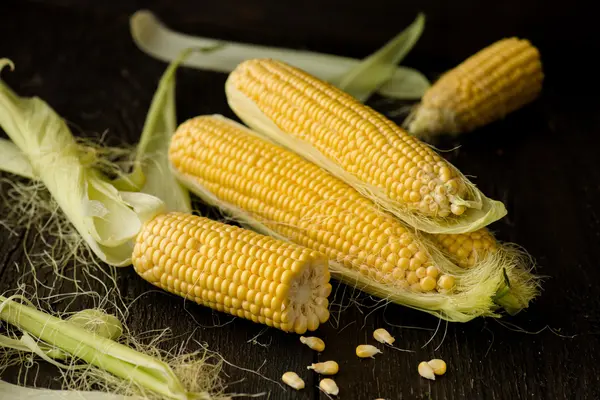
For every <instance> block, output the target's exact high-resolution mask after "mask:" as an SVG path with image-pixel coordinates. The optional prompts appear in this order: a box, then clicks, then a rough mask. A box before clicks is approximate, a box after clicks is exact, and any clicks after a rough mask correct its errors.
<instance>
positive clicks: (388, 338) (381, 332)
mask: <svg viewBox="0 0 600 400" xmlns="http://www.w3.org/2000/svg"><path fill="white" fill-rule="evenodd" d="M373 338H374V339H375V340H377V341H378V342H379V343H385V344H392V343H394V342H395V341H396V339H395V338H394V337H393V336H392V335H390V333H389V332H388V331H386V330H385V329H383V328H379V329H375V331H374V332H373Z"/></svg>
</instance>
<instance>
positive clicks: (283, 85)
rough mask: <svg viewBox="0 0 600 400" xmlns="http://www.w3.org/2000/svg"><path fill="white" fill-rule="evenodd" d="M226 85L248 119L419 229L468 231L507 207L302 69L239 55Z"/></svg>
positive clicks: (428, 150)
mask: <svg viewBox="0 0 600 400" xmlns="http://www.w3.org/2000/svg"><path fill="white" fill-rule="evenodd" d="M225 90H226V93H227V99H228V102H229V105H230V106H231V108H232V109H233V111H234V112H235V113H236V114H237V115H238V116H239V117H240V118H241V119H242V120H243V121H244V122H245V123H246V124H247V125H248V126H249V127H251V128H253V129H255V130H256V131H257V132H258V133H260V134H262V135H265V136H266V137H268V138H270V139H271V140H273V141H275V142H277V143H279V144H282V145H284V146H286V147H288V148H289V149H292V150H293V151H295V152H297V153H299V154H300V155H302V156H303V157H305V158H306V159H308V160H309V161H312V162H313V163H315V164H317V165H319V166H321V167H323V168H325V169H327V170H328V171H329V172H330V173H332V174H333V175H335V176H336V177H338V178H340V179H342V180H343V181H345V182H346V183H348V184H350V185H352V186H353V187H354V188H355V189H356V190H358V191H359V192H360V193H361V194H362V195H364V196H366V197H368V198H370V199H371V200H373V201H374V202H376V203H377V204H378V205H380V206H382V207H383V208H384V209H385V210H387V211H389V212H391V213H393V214H395V215H396V216H398V217H399V218H400V219H402V220H403V221H405V222H406V223H408V224H410V225H412V226H413V227H415V228H417V229H419V230H422V231H425V232H429V233H462V232H470V231H474V230H477V229H479V228H481V227H483V226H486V225H487V224H489V223H491V222H493V221H495V220H497V219H499V218H501V217H503V216H504V215H505V214H506V209H505V208H504V205H503V204H502V203H500V202H497V201H493V200H490V199H488V198H486V197H485V196H484V195H483V194H482V193H481V192H480V191H479V190H478V189H477V188H476V187H475V186H474V185H472V184H471V183H470V182H469V181H468V180H467V178H466V177H464V176H463V175H462V174H461V173H460V172H459V171H458V170H457V169H456V168H454V167H453V166H452V165H451V164H450V163H448V162H447V161H445V160H444V159H443V158H441V157H440V156H439V155H438V154H436V153H435V152H434V151H433V150H432V149H431V148H430V147H429V146H427V145H425V144H424V143H421V142H420V141H419V140H418V139H416V138H414V137H412V136H410V135H408V134H407V133H406V132H405V131H404V130H402V129H401V128H399V127H398V126H396V125H395V124H394V123H393V122H391V121H389V120H388V119H386V118H385V117H383V116H382V115H381V114H379V113H377V112H375V111H374V110H372V109H371V108H369V107H366V106H364V105H363V104H361V103H360V102H359V101H357V100H356V99H354V98H352V97H351V96H350V95H348V94H346V93H344V92H342V91H341V90H339V89H337V88H335V87H333V86H332V85H329V84H327V83H325V82H323V81H320V80H319V79H317V78H315V77H313V76H311V75H309V74H307V73H305V72H303V71H301V70H298V69H296V68H293V67H291V66H288V65H286V64H284V63H282V62H279V61H275V60H260V59H259V60H249V61H245V62H243V63H241V64H240V65H239V66H238V68H236V70H234V71H233V72H232V73H231V74H230V76H229V79H228V80H227V83H226V86H225Z"/></svg>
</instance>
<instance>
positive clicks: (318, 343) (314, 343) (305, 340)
mask: <svg viewBox="0 0 600 400" xmlns="http://www.w3.org/2000/svg"><path fill="white" fill-rule="evenodd" d="M300 343H302V344H305V345H307V346H308V347H310V348H311V349H313V350H316V351H318V352H321V351H323V350H325V342H324V341H322V340H321V339H319V338H318V337H315V336H310V337H305V336H300Z"/></svg>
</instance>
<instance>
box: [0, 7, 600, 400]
mask: <svg viewBox="0 0 600 400" xmlns="http://www.w3.org/2000/svg"><path fill="white" fill-rule="evenodd" d="M142 3H143V2H140V1H133V0H131V1H110V2H108V1H107V2H94V1H75V0H56V1H51V0H44V1H30V2H23V1H12V0H11V1H7V0H4V1H3V2H2V4H1V5H0V57H9V58H10V59H12V60H13V61H14V62H15V64H16V66H17V69H16V70H15V71H14V72H12V73H8V72H5V73H3V79H5V80H6V81H7V82H8V83H9V84H10V85H11V87H13V88H14V89H15V90H16V91H17V92H18V93H19V94H22V95H37V96H40V97H41V98H43V99H44V100H46V101H47V102H49V103H50V104H51V105H52V106H53V107H54V108H55V109H56V111H57V112H58V113H59V114H61V115H62V116H64V118H66V120H68V121H69V122H70V123H71V124H72V126H73V127H76V128H75V129H74V131H75V132H76V133H77V134H78V135H83V136H90V135H97V134H101V133H105V134H106V137H107V138H108V140H109V142H111V143H113V144H115V143H116V144H123V143H129V144H134V143H135V142H136V141H137V139H138V137H139V134H140V132H141V129H142V124H143V121H144V117H145V113H146V111H147V109H148V106H149V103H150V100H151V97H152V94H153V92H154V89H155V86H156V83H157V80H158V78H159V77H160V75H161V73H162V72H163V70H164V68H165V64H164V63H162V62H159V61H156V60H154V59H151V58H149V57H148V56H146V55H145V54H143V53H142V52H141V51H139V50H138V49H137V48H136V47H135V46H134V44H133V42H132V41H131V39H130V36H129V30H128V29H129V28H128V18H129V16H130V15H131V13H132V12H134V11H135V10H137V9H139V8H146V7H148V8H150V9H152V10H153V11H155V12H156V13H157V14H158V15H159V17H160V18H162V19H164V21H165V22H167V23H168V24H169V25H170V26H172V27H173V28H175V29H178V30H181V31H185V32H188V33H195V34H199V35H204V36H211V37H217V38H223V39H231V40H237V41H244V42H254V43H262V44H269V45H276V46H286V47H291V48H305V49H310V50H315V51H323V52H330V53H335V54H342V55H349V56H354V57H363V56H365V55H366V54H368V53H369V52H370V51H372V50H374V49H375V48H377V47H378V46H379V45H381V44H382V43H383V42H385V41H386V40H387V39H389V38H390V37H391V36H393V35H394V34H395V33H396V32H397V31H399V30H400V29H402V28H403V27H404V26H406V25H407V24H408V23H409V22H410V21H411V20H412V19H413V18H414V16H415V15H416V13H417V12H418V11H421V10H422V11H424V12H425V13H426V15H427V17H428V20H427V25H426V29H425V34H424V35H423V38H422V40H421V41H419V43H418V45H417V47H416V48H415V50H414V51H413V52H412V53H411V54H410V56H409V57H408V58H407V59H406V62H405V64H406V65H409V66H413V67H416V68H419V69H420V70H422V71H423V72H425V73H426V74H427V75H428V76H429V77H430V78H432V79H434V78H435V77H436V76H437V75H438V74H439V73H440V72H442V71H444V70H445V69H447V68H449V67H451V66H452V65H454V64H455V63H457V62H460V61H461V60H462V59H463V58H464V57H466V56H468V55H469V54H470V53H472V52H474V51H476V50H478V49H479V48H481V47H483V46H485V45H487V44H488V43H491V42H493V41H495V40H497V39H499V38H500V37H503V36H509V35H520V36H524V37H528V38H530V39H531V40H532V41H533V42H534V43H535V44H537V45H538V46H539V47H540V49H541V50H542V54H543V56H544V64H545V69H546V72H547V74H548V78H547V85H546V87H545V90H544V93H543V96H542V98H541V99H540V100H539V101H537V102H535V103H534V104H532V105H530V106H528V107H526V108H524V109H523V110H521V111H518V112H516V113H514V114H513V115H510V116H509V117H508V118H506V119H505V120H503V121H500V122H498V123H494V124H492V125H490V126H488V127H486V128H484V129H480V130H478V131H477V132H475V133H473V134H469V135H465V136H463V137H461V139H460V142H456V141H448V142H446V143H443V144H442V145H443V147H444V148H446V149H449V148H453V147H454V146H455V145H460V147H459V148H458V149H456V150H454V151H451V152H447V153H444V155H445V156H446V157H447V158H448V159H449V160H450V161H451V162H453V163H455V165H457V166H458V167H459V168H461V170H462V171H463V172H464V173H465V174H468V175H469V176H472V177H473V181H474V182H475V183H476V184H477V185H478V186H479V187H480V188H481V189H482V190H483V192H485V193H486V194H487V195H488V196H490V197H493V198H497V199H500V200H502V201H504V202H505V203H506V205H507V208H508V211H509V215H508V216H507V217H506V218H505V219H503V220H502V221H499V222H497V223H495V224H494V225H492V226H491V228H492V229H493V230H494V231H495V232H496V233H497V236H498V237H499V238H500V239H502V240H508V241H513V242H516V243H519V244H520V245H522V246H524V247H525V248H526V249H527V250H528V251H529V252H530V253H531V254H532V256H533V257H534V258H535V259H536V261H537V263H538V265H539V269H538V272H539V273H540V274H543V275H545V276H546V277H547V278H546V279H545V281H544V286H543V287H544V290H543V293H542V295H541V296H540V297H539V299H537V300H536V301H535V302H534V303H533V304H532V305H531V307H530V308H529V309H528V310H526V311H525V312H522V313H521V314H519V315H517V316H516V317H510V318H503V319H502V320H501V321H496V320H493V319H478V320H475V321H472V322H469V323H465V324H446V323H440V322H439V321H438V320H437V319H435V318H433V317H431V316H428V315H425V314H423V313H419V312H416V311H413V310H410V309H407V308H404V307H400V306H396V305H384V304H380V303H377V302H376V301H374V300H373V299H370V298H367V297H365V296H361V295H360V294H358V293H355V292H354V291H353V290H352V288H350V287H346V286H344V285H336V286H335V287H334V290H335V299H334V301H333V302H334V305H333V307H332V319H331V320H330V322H328V323H327V324H325V325H324V326H323V327H322V328H320V330H319V332H318V335H319V336H320V337H322V338H323V339H324V340H325V342H326V343H327V348H326V350H325V352H324V353H322V354H320V355H316V354H314V353H313V352H311V351H310V350H309V349H308V348H306V347H305V346H303V345H301V344H300V342H299V341H298V338H297V336H296V335H291V334H285V333H282V332H279V331H277V330H274V329H264V327H263V326H260V325H256V324H253V323H251V322H248V321H245V320H241V319H233V318H232V317H230V316H228V315H225V314H221V313H217V312H213V311H211V310H209V309H206V308H202V307H200V306H198V305H196V304H193V303H189V302H184V301H183V300H182V299H181V298H179V297H176V296H172V295H169V294H166V293H164V292H160V291H158V290H155V289H154V288H153V287H152V286H151V285H150V284H148V283H146V282H145V281H143V280H142V279H140V278H139V277H137V275H136V274H135V273H134V271H133V270H132V269H131V268H122V269H118V270H116V271H114V273H115V274H116V276H117V282H118V286H119V288H120V290H121V292H122V293H123V294H124V295H125V296H126V297H127V298H128V299H130V300H131V303H130V313H129V316H128V320H127V321H126V322H127V325H128V326H129V327H130V328H131V329H132V330H133V331H134V332H144V331H148V330H152V329H163V328H166V327H169V328H171V329H172V331H173V334H174V335H176V336H181V337H180V338H179V339H174V340H173V341H171V342H170V343H166V344H165V346H166V345H174V344H176V343H178V342H180V341H183V340H190V342H189V349H190V350H194V349H195V348H198V346H199V345H198V344H197V343H196V342H195V341H197V342H199V343H206V344H207V345H208V347H209V348H210V349H211V350H214V351H217V352H219V353H220V354H221V355H222V356H223V357H224V358H225V359H226V360H227V361H229V362H231V363H234V364H236V365H239V366H240V367H243V368H246V369H252V370H256V369H259V368H260V373H261V374H262V375H264V376H265V377H268V378H270V379H273V380H275V381H279V378H280V376H281V374H282V373H283V372H285V371H288V370H292V371H297V372H298V373H299V374H300V375H301V376H302V377H304V378H305V380H306V384H307V387H306V389H305V390H303V391H300V392H295V391H293V390H291V389H289V388H285V389H282V388H281V387H280V386H279V385H277V384H275V383H273V382H271V381H268V380H266V379H264V378H263V377H261V376H259V375H256V374H253V373H249V372H246V371H243V370H241V369H238V368H233V367H229V366H226V367H225V368H224V371H225V372H226V373H227V376H225V375H223V377H224V379H226V380H227V381H228V382H232V384H231V385H230V387H229V388H228V390H229V391H231V392H239V393H258V392H267V393H268V397H267V396H266V397H265V398H269V399H316V398H322V399H326V396H325V395H324V394H322V393H321V392H320V391H319V390H318V389H317V387H316V385H317V383H318V380H317V379H316V376H315V375H314V374H311V373H308V372H309V371H307V370H306V366H307V365H309V364H310V363H312V362H315V361H317V360H321V361H322V360H336V361H337V362H338V363H339V364H340V373H339V374H338V375H337V376H336V377H335V380H336V382H337V383H338V385H339V387H340V390H341V392H340V398H342V399H361V400H362V399H375V398H378V397H380V398H386V399H429V398H431V399H597V398H600V375H599V374H598V372H597V371H596V366H597V365H598V364H599V361H600V360H599V358H600V340H599V334H600V300H599V298H600V296H599V290H598V285H597V282H598V281H599V280H600V266H599V265H598V264H599V260H600V246H599V242H600V211H598V210H597V208H598V206H600V158H598V157H597V156H596V152H597V149H598V145H599V144H600V143H599V142H600V140H599V139H598V138H599V130H600V114H598V111H597V110H598V107H599V106H600V101H599V100H598V96H597V95H595V94H596V93H597V92H596V91H595V90H596V89H595V87H596V86H597V82H596V81H595V80H596V78H595V77H594V75H588V74H589V73H590V72H592V71H593V64H591V62H588V60H587V59H586V57H587V56H588V55H589V54H593V53H594V52H597V50H598V47H599V44H598V43H600V41H598V40H597V36H598V35H597V34H595V31H596V26H595V25H594V21H592V17H591V16H590V14H591V13H590V12H589V11H588V10H586V3H584V2H583V1H572V2H570V3H569V5H568V6H566V5H565V3H560V6H559V5H554V4H552V3H549V2H545V1H542V0H538V1H517V0H509V1H504V2H494V3H491V2H479V1H476V0H472V1H459V2H452V3H450V2H442V1H425V2H417V1H404V2H386V1H383V0H381V1H375V0H372V1H369V2H368V3H367V4H362V3H352V4H357V5H352V4H350V2H347V1H317V0H307V1H304V2H294V3H292V2H283V1H275V0H254V1H239V2H236V1H233V0H222V1H219V2H217V1H210V2H209V1H204V2H196V1H178V2H168V1H158V0H156V1H153V2H148V3H145V4H142ZM358 4H361V5H358ZM450 4H452V5H450ZM594 34H595V36H594ZM594 37H595V38H596V39H594ZM225 79H226V75H225V74H218V73H211V72H206V71H198V70H190V69H182V70H181V71H180V72H179V73H178V86H177V112H178V119H179V120H180V121H182V120H184V119H186V118H189V117H192V116H195V115H199V114H206V113H221V114H224V115H226V116H229V117H234V115H233V113H232V112H231V111H230V110H229V109H228V107H227V104H226V101H225V95H224V91H223V85H224V82H225ZM370 104H371V105H372V106H374V107H375V108H377V109H378V110H380V111H383V112H388V111H390V110H392V109H393V108H394V107H397V106H398V105H393V104H389V103H386V102H384V101H382V99H381V98H374V99H372V100H371V102H370ZM398 122H400V121H398ZM2 177H3V178H12V177H10V176H9V175H7V174H3V175H2ZM0 189H1V190H8V189H7V186H6V184H3V185H2V186H0ZM198 206H199V209H200V210H201V211H202V212H207V209H206V207H204V206H202V205H201V204H200V203H198ZM0 207H4V208H2V209H0V215H5V214H6V213H7V212H8V210H7V209H6V207H5V206H0ZM212 215H216V214H214V213H213V214H212ZM31 246H36V243H35V241H34V240H33V238H31V237H29V236H26V235H25V232H24V231H23V230H22V229H21V228H20V227H19V226H16V227H12V230H9V229H7V228H5V227H3V226H2V225H0V292H4V291H7V290H12V289H15V288H16V287H17V286H18V284H19V283H21V282H22V281H21V279H20V278H21V276H22V271H23V268H25V267H26V262H25V260H24V249H25V248H28V247H31ZM106 268H107V270H109V269H108V267H106ZM38 278H39V279H42V280H43V279H52V276H51V274H50V273H48V272H47V271H39V274H38ZM24 283H28V284H31V283H32V281H31V279H30V278H26V279H25V281H24ZM69 287H70V286H69V284H68V283H65V284H64V288H63V289H61V290H64V291H65V293H66V292H67V291H68V290H69ZM92 288H94V287H93V286H92ZM95 289H96V290H100V289H101V288H100V286H99V285H97V286H96V287H95ZM134 299H135V301H133V300H134ZM90 302H91V300H82V301H81V302H77V303H68V302H65V301H61V302H56V303H53V304H52V307H54V308H55V309H57V310H61V309H64V308H65V307H67V306H68V307H70V309H77V308H83V307H86V306H90ZM500 322H509V323H511V324H514V325H515V326H518V327H520V328H522V329H523V330H524V331H527V332H530V333H524V332H516V331H514V330H512V329H508V328H507V327H506V326H503V325H501V324H500ZM378 327H386V328H387V329H388V330H389V331H390V332H392V334H393V335H394V336H396V338H397V341H396V344H398V346H401V347H403V348H407V349H412V350H415V353H403V352H399V351H395V350H393V349H384V353H383V354H381V355H379V356H377V357H376V359H374V360H359V359H358V358H357V357H356V356H355V355H354V348H355V346H356V345H358V344H361V343H365V342H369V343H373V342H374V341H373V339H372V337H371V334H372V331H373V330H374V329H375V328H378ZM411 327H412V328H411ZM417 328H418V329H417ZM533 332H537V333H533ZM257 335H258V337H257V338H256V341H257V342H258V343H253V341H252V339H253V338H254V337H255V336H257ZM434 356H435V357H438V358H443V359H444V360H445V361H446V362H447V363H448V373H447V374H446V375H445V376H443V377H441V378H439V379H438V380H437V381H435V382H431V381H426V380H424V379H422V378H420V377H419V376H418V374H417V369H416V368H417V365H418V363H419V362H420V361H421V360H425V359H429V358H432V357H434ZM36 368H37V370H36V371H37V372H38V373H37V380H36V383H37V384H38V385H39V386H42V387H48V386H49V387H58V386H59V385H60V382H59V381H57V380H56V377H57V376H58V375H57V373H56V371H55V370H54V369H53V368H50V367H49V366H47V365H45V364H43V363H40V364H39V365H38V367H36ZM30 375H31V376H29V379H28V382H29V383H33V375H35V374H30ZM17 378H18V377H17V375H16V371H15V370H14V369H8V370H6V371H5V372H4V374H3V375H2V379H5V380H8V381H16V380H17Z"/></svg>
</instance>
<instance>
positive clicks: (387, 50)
mask: <svg viewBox="0 0 600 400" xmlns="http://www.w3.org/2000/svg"><path fill="white" fill-rule="evenodd" d="M424 28H425V15H423V14H419V15H418V16H417V18H416V19H415V21H414V22H413V23H412V24H411V25H410V26H409V27H408V28H406V29H405V30H403V31H402V32H400V33H399V34H398V35H397V36H396V37H394V38H393V39H392V40H390V41H389V42H388V43H386V45H385V46H383V47H382V48H381V49H379V50H377V51H376V52H375V53H373V54H372V55H370V56H369V57H367V58H366V59H364V60H363V61H362V62H361V63H360V64H358V65H357V66H356V67H354V68H352V69H350V70H349V71H348V72H346V73H345V74H344V75H343V76H342V77H340V79H339V81H332V82H330V83H332V84H333V85H335V86H337V87H338V88H340V89H341V90H343V91H345V92H346V93H349V94H351V95H352V96H353V97H355V98H356V99H358V100H359V101H361V102H365V101H366V100H367V99H368V98H369V97H370V96H371V95H372V94H373V93H374V92H376V91H377V90H378V89H379V88H380V87H381V86H382V85H383V84H384V83H386V82H388V81H389V80H390V79H391V77H392V76H393V75H394V71H395V70H396V68H397V65H398V64H400V63H401V62H402V60H403V59H404V57H406V55H407V54H408V53H409V52H410V51H411V50H412V48H413V47H414V45H415V44H416V43H417V40H419V38H420V37H421V34H422V33H423V29H424ZM419 78H421V80H419ZM406 79H407V80H409V79H411V80H413V82H412V84H411V85H412V86H413V87H414V88H415V93H414V94H415V95H416V96H417V97H421V95H422V94H423V93H425V91H426V90H427V89H428V88H429V82H428V81H427V79H425V78H424V77H422V75H417V74H407V76H406ZM411 85H406V86H407V87H410V86H411ZM388 91H389V86H388ZM390 97H392V96H390Z"/></svg>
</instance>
